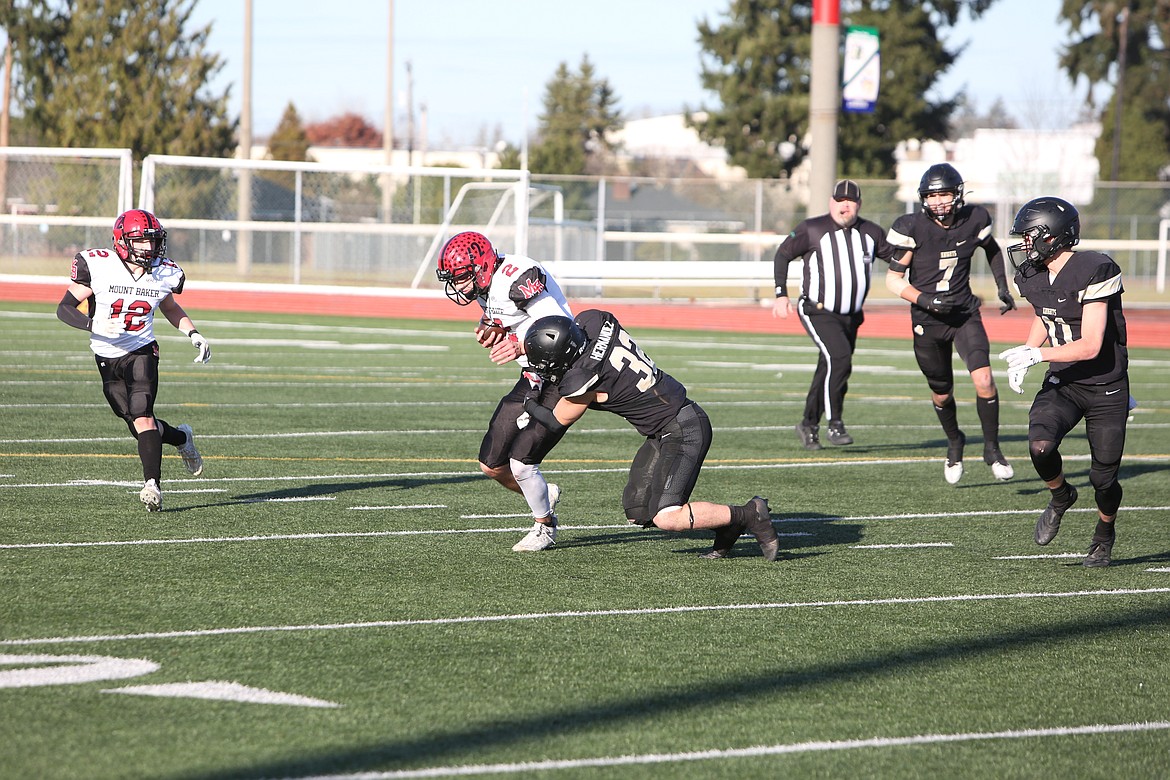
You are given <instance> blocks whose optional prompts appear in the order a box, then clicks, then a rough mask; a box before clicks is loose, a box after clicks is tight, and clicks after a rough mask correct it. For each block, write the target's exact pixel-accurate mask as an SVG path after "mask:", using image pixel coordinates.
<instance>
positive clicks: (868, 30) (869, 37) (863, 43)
mask: <svg viewBox="0 0 1170 780" xmlns="http://www.w3.org/2000/svg"><path fill="white" fill-rule="evenodd" d="M881 70H882V57H881V47H880V46H879V44H878V31H877V29H876V28H874V27H849V28H847V29H846V32H845V64H844V67H843V68H842V69H841V75H842V85H841V102H842V108H843V109H844V110H845V111H850V112H853V113H862V114H868V113H870V112H872V111H873V107H874V104H875V103H877V96H878V82H879V80H880V78H881Z"/></svg>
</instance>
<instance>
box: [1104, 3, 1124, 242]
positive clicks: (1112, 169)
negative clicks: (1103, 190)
mask: <svg viewBox="0 0 1170 780" xmlns="http://www.w3.org/2000/svg"><path fill="white" fill-rule="evenodd" d="M1117 36H1118V41H1117V90H1116V92H1114V93H1113V159H1112V160H1110V163H1109V181H1110V182H1111V183H1112V185H1113V187H1112V188H1111V189H1110V191H1109V238H1110V239H1112V238H1113V237H1114V232H1115V230H1116V227H1117V179H1118V177H1119V176H1121V115H1122V108H1123V105H1124V103H1125V61H1126V57H1127V56H1128V55H1127V49H1128V48H1129V47H1128V44H1129V3H1128V2H1127V3H1126V4H1125V7H1124V8H1122V9H1121V21H1120V23H1119V24H1118V28H1117Z"/></svg>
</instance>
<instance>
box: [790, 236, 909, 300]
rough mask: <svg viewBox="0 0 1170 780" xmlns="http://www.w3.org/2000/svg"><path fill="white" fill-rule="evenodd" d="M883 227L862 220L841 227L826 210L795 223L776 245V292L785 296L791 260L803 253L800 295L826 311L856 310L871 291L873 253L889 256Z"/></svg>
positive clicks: (889, 249)
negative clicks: (785, 236) (825, 212)
mask: <svg viewBox="0 0 1170 780" xmlns="http://www.w3.org/2000/svg"><path fill="white" fill-rule="evenodd" d="M892 252H893V248H892V247H888V245H887V244H886V241H885V236H883V234H882V229H881V228H880V227H878V225H876V224H875V223H873V222H870V221H869V220H865V219H858V220H857V221H856V222H855V223H853V225H851V226H850V227H841V226H840V225H838V224H837V223H836V222H834V221H833V218H832V217H831V216H829V215H828V214H822V215H821V216H819V217H812V218H811V219H806V220H804V221H803V222H801V223H800V224H799V225H797V226H796V229H795V230H793V231H792V233H790V234H789V235H788V237H787V238H785V239H784V241H783V242H782V243H781V244H780V247H779V248H778V249H777V250H776V255H775V257H774V258H773V264H774V269H775V275H776V290H777V295H782V294H783V292H782V291H783V290H784V288H785V286H786V280H787V278H788V264H789V263H791V262H792V261H793V260H795V259H797V258H803V260H804V268H803V269H802V271H801V282H800V294H801V297H804V298H808V299H809V300H810V301H812V302H813V303H819V304H822V305H823V308H824V309H825V310H827V311H831V312H836V313H837V314H852V313H853V312H856V311H860V310H861V307H862V304H864V303H865V296H866V295H867V294H868V293H869V286H870V276H871V274H870V272H871V270H872V268H873V260H874V257H875V256H877V257H881V258H883V259H889V257H890V256H891V254H892Z"/></svg>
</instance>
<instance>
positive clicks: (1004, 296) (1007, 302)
mask: <svg viewBox="0 0 1170 780" xmlns="http://www.w3.org/2000/svg"><path fill="white" fill-rule="evenodd" d="M999 300H1000V302H1001V303H1003V306H1000V307H999V313H1000V316H1002V315H1004V314H1007V313H1008V312H1009V311H1011V310H1012V309H1014V308H1016V299H1015V298H1013V297H1012V294H1011V292H1010V291H1009V290H1008V288H1006V287H1003V288H1001V289H1000V291H999Z"/></svg>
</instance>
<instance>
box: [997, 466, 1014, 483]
mask: <svg viewBox="0 0 1170 780" xmlns="http://www.w3.org/2000/svg"><path fill="white" fill-rule="evenodd" d="M991 473H992V474H994V475H995V478H996V479H998V480H1002V481H1003V482H1007V481H1008V480H1009V479H1011V478H1012V477H1014V476H1015V475H1016V470H1015V469H1013V468H1012V464H1010V463H1007V462H996V463H992V464H991Z"/></svg>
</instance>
